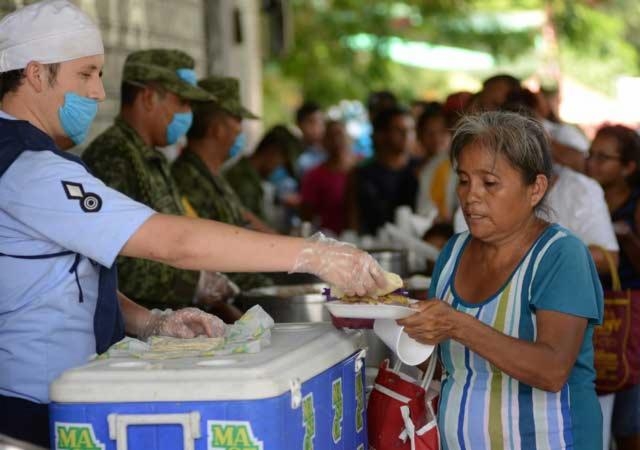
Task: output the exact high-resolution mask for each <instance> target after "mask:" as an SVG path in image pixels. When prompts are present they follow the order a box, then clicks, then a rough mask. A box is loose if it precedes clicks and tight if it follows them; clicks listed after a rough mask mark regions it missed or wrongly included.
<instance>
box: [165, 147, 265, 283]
mask: <svg viewBox="0 0 640 450" xmlns="http://www.w3.org/2000/svg"><path fill="white" fill-rule="evenodd" d="M171 174H172V176H173V178H174V180H175V182H176V183H177V185H178V188H179V189H180V192H181V193H182V194H183V195H185V196H186V197H187V200H188V201H189V203H190V204H191V206H192V207H193V209H194V210H195V212H196V213H197V214H198V216H199V217H201V218H203V219H212V220H217V221H220V222H224V223H228V224H230V225H236V226H239V227H245V226H247V222H246V221H245V219H244V217H243V211H244V210H245V207H244V205H243V204H242V201H241V200H240V198H239V197H238V196H237V195H236V193H235V192H234V190H233V188H232V187H231V185H230V184H229V183H228V182H227V180H225V179H224V178H223V177H222V176H220V175H216V174H214V173H212V172H211V171H210V170H209V168H208V167H207V166H206V164H205V163H204V161H202V159H200V157H199V156H198V155H196V154H195V153H194V152H191V151H189V150H188V149H187V150H185V151H184V152H183V153H182V155H180V157H178V159H176V161H175V162H174V163H173V166H172V167H171ZM227 275H228V276H229V278H230V279H231V280H232V281H233V282H234V283H236V284H237V285H238V287H240V289H242V290H246V289H252V288H254V287H260V286H268V285H271V284H272V282H271V280H270V279H269V278H267V277H266V276H265V275H263V274H260V273H230V274H227Z"/></svg>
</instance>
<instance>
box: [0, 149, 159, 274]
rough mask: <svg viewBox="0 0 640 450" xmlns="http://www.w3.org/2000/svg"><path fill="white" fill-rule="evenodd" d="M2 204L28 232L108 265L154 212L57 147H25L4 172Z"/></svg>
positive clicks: (0, 188) (1, 193) (0, 186)
mask: <svg viewBox="0 0 640 450" xmlns="http://www.w3.org/2000/svg"><path fill="white" fill-rule="evenodd" d="M0 208H2V209H3V210H4V211H5V212H6V213H7V214H9V215H10V216H11V217H13V218H14V219H15V220H16V221H18V222H19V223H21V224H23V225H24V227H25V230H26V231H28V234H31V235H32V236H34V237H40V238H41V239H48V240H50V241H53V242H55V243H57V244H58V245H60V246H61V247H63V248H66V249H68V250H71V251H74V252H76V253H80V254H82V255H84V256H86V257H88V258H90V259H92V260H94V261H96V262H98V263H100V264H102V265H104V266H108V267H109V266H111V265H112V264H113V261H114V260H115V258H116V256H117V255H118V253H119V252H120V250H121V249H122V247H123V246H124V244H125V243H126V242H127V241H128V240H129V238H130V237H131V236H132V235H133V234H134V233H135V232H136V230H137V229H138V228H139V227H140V226H141V225H142V224H143V223H144V222H145V221H146V220H147V219H148V218H149V217H150V216H151V215H153V214H154V213H155V211H153V210H152V209H151V208H149V207H147V206H145V205H143V204H141V203H138V202H136V201H134V200H132V199H130V198H129V197H127V196H125V195H123V194H121V193H119V192H117V191H115V190H113V189H111V188H109V187H107V186H106V185H105V184H104V183H102V182H101V181H100V180H99V179H97V178H96V177H94V176H92V175H91V174H89V173H88V172H87V171H86V170H85V168H84V167H82V166H81V165H80V164H78V163H76V162H73V161H69V160H67V159H65V158H63V157H61V156H59V155H56V154H54V153H53V152H48V151H37V152H33V151H25V152H24V153H22V154H21V155H20V157H19V158H18V159H17V160H16V161H15V162H14V163H13V164H12V165H11V167H9V169H8V170H7V171H6V172H5V174H4V175H3V176H2V178H0Z"/></svg>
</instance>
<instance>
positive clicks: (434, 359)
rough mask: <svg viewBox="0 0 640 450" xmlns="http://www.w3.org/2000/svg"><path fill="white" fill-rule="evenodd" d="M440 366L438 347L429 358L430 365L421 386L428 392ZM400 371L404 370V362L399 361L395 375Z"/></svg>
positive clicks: (396, 363)
mask: <svg viewBox="0 0 640 450" xmlns="http://www.w3.org/2000/svg"><path fill="white" fill-rule="evenodd" d="M437 366H438V346H437V345H436V346H435V347H434V348H433V352H432V353H431V356H430V357H429V365H427V369H426V370H425V371H424V376H423V377H422V383H420V386H421V387H422V388H423V389H424V390H425V391H426V390H427V388H428V387H429V385H430V384H431V382H432V381H433V376H434V375H435V373H436V367H437ZM400 369H402V361H400V360H399V359H398V360H397V361H396V362H395V364H394V365H393V369H392V371H393V372H395V373H400Z"/></svg>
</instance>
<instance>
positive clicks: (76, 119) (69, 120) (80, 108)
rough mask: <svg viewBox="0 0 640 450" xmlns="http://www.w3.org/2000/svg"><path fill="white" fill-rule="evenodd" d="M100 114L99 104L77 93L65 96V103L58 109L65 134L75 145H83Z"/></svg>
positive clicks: (68, 93) (69, 93)
mask: <svg viewBox="0 0 640 450" xmlns="http://www.w3.org/2000/svg"><path fill="white" fill-rule="evenodd" d="M97 113H98V102H97V101H96V100H94V99H91V98H89V97H83V96H82V95H78V94H76V93H75V92H67V93H65V94H64V103H63V104H62V106H61V107H60V108H59V109H58V118H59V119H60V125H61V126H62V129H63V130H64V132H65V134H66V135H67V136H68V137H69V139H71V140H72V141H73V143H74V144H75V145H78V144H80V143H82V142H83V141H84V140H85V139H86V138H87V134H89V128H91V124H92V123H93V120H94V119H95V118H96V114H97Z"/></svg>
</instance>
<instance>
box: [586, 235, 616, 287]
mask: <svg viewBox="0 0 640 450" xmlns="http://www.w3.org/2000/svg"><path fill="white" fill-rule="evenodd" d="M589 247H593V248H597V249H598V250H600V251H601V252H602V254H603V255H604V257H605V259H606V260H607V264H608V265H609V273H610V274H611V289H613V290H614V291H621V290H622V283H621V282H620V275H619V274H618V268H617V267H616V263H615V261H614V260H613V256H611V253H610V252H609V250H607V249H605V248H604V247H601V246H600V245H590V246H589Z"/></svg>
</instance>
